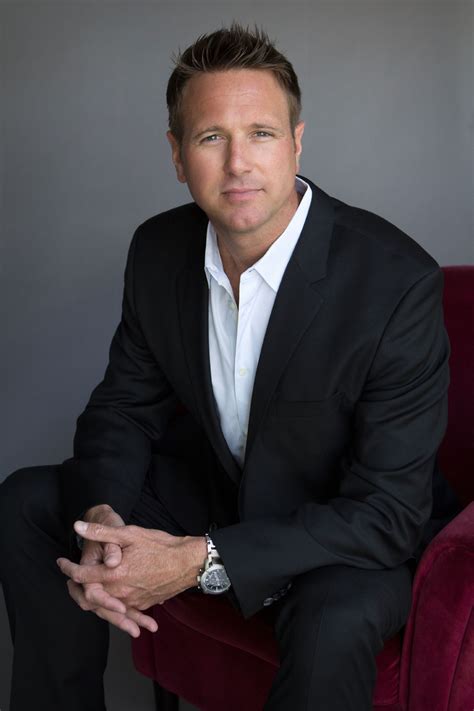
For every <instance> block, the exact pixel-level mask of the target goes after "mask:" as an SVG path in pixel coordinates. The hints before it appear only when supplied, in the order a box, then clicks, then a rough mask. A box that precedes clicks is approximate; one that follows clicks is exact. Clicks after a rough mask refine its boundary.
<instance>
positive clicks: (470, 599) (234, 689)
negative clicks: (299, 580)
mask: <svg viewBox="0 0 474 711" xmlns="http://www.w3.org/2000/svg"><path fill="white" fill-rule="evenodd" d="M444 273H445V294H444V308H445V321H446V326H447V330H448V333H449V336H450V340H451V346H452V353H451V386H450V391H449V425H448V431H447V434H446V437H445V439H444V441H443V444H442V447H441V449H440V465H441V470H442V471H443V472H444V473H445V475H446V477H447V479H448V480H449V482H450V483H451V485H452V487H453V488H454V490H455V491H456V493H457V494H458V496H459V498H460V500H461V501H462V504H463V506H464V509H463V511H462V512H461V513H460V514H459V515H458V516H456V517H455V518H454V519H453V520H452V521H450V523H448V525H447V526H445V527H444V528H443V529H442V530H441V531H440V532H439V533H438V534H437V535H436V537H435V538H434V539H433V540H432V541H431V543H430V544H429V546H428V548H427V549H426V550H425V552H424V554H423V556H422V558H421V561H420V563H419V565H418V567H417V569H416V573H415V578H414V586H413V605H412V610H411V613H410V617H409V619H408V622H407V625H406V627H405V628H404V630H403V632H402V633H400V634H399V635H397V637H395V638H394V639H391V640H389V641H388V642H387V643H386V645H385V648H384V649H383V651H382V652H381V654H380V655H379V656H378V658H377V665H378V678H377V684H376V689H375V694H374V710H376V711H382V709H383V711H474V266H472V267H471V266H468V267H446V268H444ZM152 614H153V615H154V616H155V618H156V620H157V621H158V624H159V631H158V632H157V633H156V634H155V635H152V634H151V633H148V632H146V631H143V632H142V634H141V636H140V637H139V639H137V640H133V642H132V651H133V658H134V663H135V666H136V668H137V669H138V671H140V672H141V673H142V674H145V675H146V676H149V677H151V678H152V679H153V680H155V682H158V683H157V684H155V690H156V693H157V697H156V698H157V709H160V711H171V709H177V708H178V706H177V699H176V697H175V696H174V694H176V695H178V696H180V697H182V698H184V699H186V700H187V701H189V702H190V703H191V704H194V705H195V706H197V707H198V708H199V709H202V711H221V710H222V709H226V711H259V710H261V709H262V708H263V705H264V702H265V699H266V697H267V693H268V691H269V688H270V685H271V682H272V679H273V676H274V674H275V671H276V668H277V665H278V657H277V649H276V644H275V640H274V638H273V635H272V630H271V627H270V625H269V622H268V620H267V617H266V615H268V612H267V611H266V610H263V611H262V612H261V613H259V614H258V615H256V616H254V617H253V618H251V619H250V620H247V621H245V620H243V618H241V617H240V616H239V614H238V613H237V612H236V611H235V610H234V608H233V607H232V606H231V605H230V603H229V602H228V601H227V600H226V599H225V598H224V599H223V598H217V599H216V598H212V597H209V596H205V595H202V594H199V593H197V592H192V591H187V592H185V593H183V594H181V595H179V596H177V597H176V598H174V599H172V600H169V601H167V602H166V603H165V604H164V605H162V606H155V607H154V608H152ZM160 689H166V690H169V692H172V693H171V694H170V693H168V692H167V691H161V690H160Z"/></svg>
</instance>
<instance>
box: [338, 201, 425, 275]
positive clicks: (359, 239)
mask: <svg viewBox="0 0 474 711" xmlns="http://www.w3.org/2000/svg"><path fill="white" fill-rule="evenodd" d="M332 201H333V205H334V216H335V228H336V229H335V235H334V236H335V237H336V239H338V238H339V239H341V240H343V241H345V243H346V247H348V246H349V245H350V246H351V247H352V248H354V249H355V250H357V251H358V253H359V254H360V257H361V258H363V259H366V260H371V259H375V258H377V259H379V260H380V263H381V265H382V264H386V265H387V266H388V265H392V266H395V265H396V266H397V269H396V270H395V271H396V272H398V268H401V269H404V270H408V271H409V273H410V274H412V275H413V276H415V277H416V275H418V276H419V277H421V276H423V275H424V274H426V273H428V272H430V271H433V270H436V269H438V268H439V265H438V264H437V262H436V261H435V259H433V257H432V256H431V255H430V254H429V253H428V252H427V251H426V250H425V249H423V247H422V246H421V245H420V244H418V242H416V241H415V240H414V239H412V238H411V237H409V236H408V235H407V234H406V233H405V232H403V231H402V230H401V229H399V228H398V227H396V226H395V225H394V224H392V223H391V222H389V221H388V220H386V219H384V218H383V217H381V216H380V215H377V214H376V213H374V212H370V211H369V210H365V209H362V208H359V207H354V206H352V205H348V204H346V203H344V202H342V201H341V200H338V199H336V198H332ZM368 263H370V261H368Z"/></svg>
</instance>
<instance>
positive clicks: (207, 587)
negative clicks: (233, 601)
mask: <svg viewBox="0 0 474 711" xmlns="http://www.w3.org/2000/svg"><path fill="white" fill-rule="evenodd" d="M201 587H202V589H203V590H204V591H205V592H207V593H210V594H211V595H213V594H214V595H218V594H219V593H222V592H225V591H226V590H228V589H229V588H230V580H229V578H228V576H227V573H226V572H225V569H224V566H222V565H212V566H210V568H208V570H206V571H205V572H204V573H203V574H202V576H201Z"/></svg>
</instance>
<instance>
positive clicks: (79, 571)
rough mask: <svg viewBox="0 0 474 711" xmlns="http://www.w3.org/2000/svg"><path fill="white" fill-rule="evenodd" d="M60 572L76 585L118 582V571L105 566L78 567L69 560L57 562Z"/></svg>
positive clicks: (60, 559) (58, 560)
mask: <svg viewBox="0 0 474 711" xmlns="http://www.w3.org/2000/svg"><path fill="white" fill-rule="evenodd" d="M56 563H57V564H58V566H59V568H60V570H61V572H62V573H64V575H67V577H68V578H71V579H72V580H74V582H75V583H81V585H83V584H85V583H106V582H113V581H115V580H117V569H116V568H113V569H109V568H107V566H105V565H77V563H73V562H72V561H71V560H68V559H67V558H58V559H57V560H56Z"/></svg>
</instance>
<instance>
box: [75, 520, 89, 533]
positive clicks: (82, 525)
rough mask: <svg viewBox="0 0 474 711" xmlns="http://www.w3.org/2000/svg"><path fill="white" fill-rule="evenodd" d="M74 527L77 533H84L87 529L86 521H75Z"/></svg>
mask: <svg viewBox="0 0 474 711" xmlns="http://www.w3.org/2000/svg"><path fill="white" fill-rule="evenodd" d="M74 528H75V529H76V531H77V532H78V533H85V532H86V531H87V523H84V521H76V523H75V524H74Z"/></svg>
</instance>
